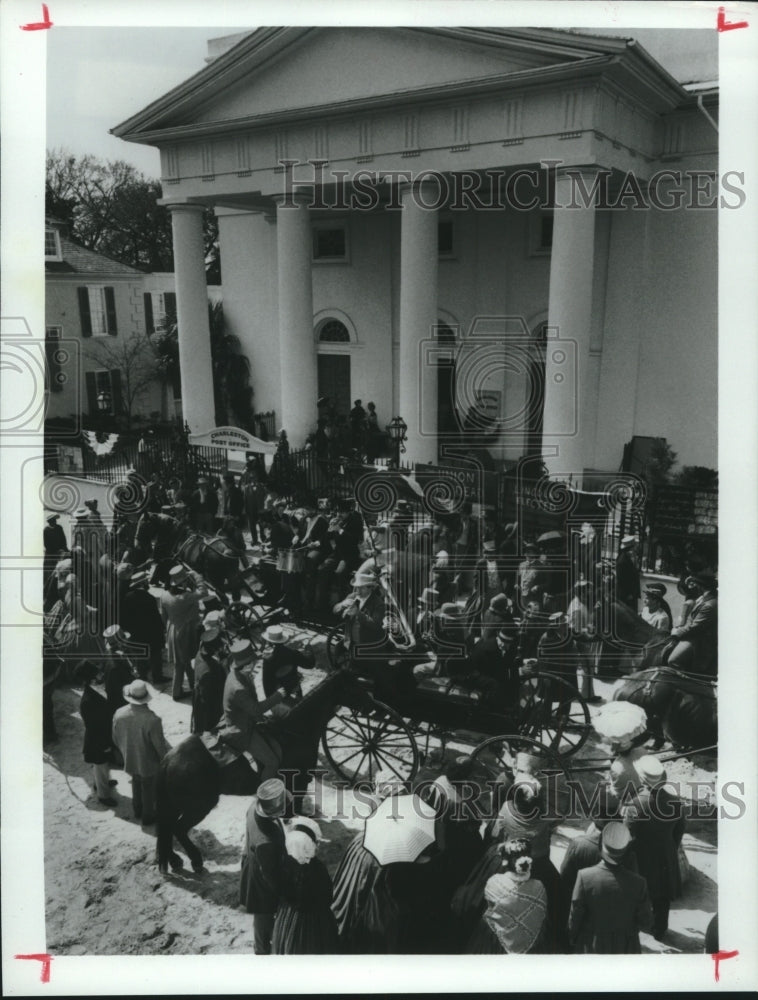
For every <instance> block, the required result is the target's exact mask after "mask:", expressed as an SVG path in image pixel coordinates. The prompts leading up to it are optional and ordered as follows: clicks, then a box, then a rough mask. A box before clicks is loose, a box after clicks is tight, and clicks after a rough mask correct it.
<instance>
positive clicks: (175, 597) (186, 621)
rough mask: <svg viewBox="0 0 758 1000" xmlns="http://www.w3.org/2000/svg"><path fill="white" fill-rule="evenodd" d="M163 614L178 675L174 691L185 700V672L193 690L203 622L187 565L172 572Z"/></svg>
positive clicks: (170, 658)
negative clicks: (193, 661) (193, 670)
mask: <svg viewBox="0 0 758 1000" xmlns="http://www.w3.org/2000/svg"><path fill="white" fill-rule="evenodd" d="M160 613H161V617H162V618H163V622H164V625H165V626H166V648H167V651H168V662H169V665H170V667H171V668H172V670H173V675H174V680H173V688H172V691H171V694H172V697H173V699H174V701H181V699H182V698H183V697H184V692H183V688H184V677H185V675H186V676H187V680H188V682H189V690H190V693H192V687H193V684H194V680H193V674H192V658H193V656H194V655H195V653H196V652H197V639H198V636H197V627H198V624H199V622H200V598H199V596H198V594H197V592H196V591H195V590H194V589H193V587H192V586H191V582H190V575H189V573H188V572H187V570H186V569H185V568H184V567H183V566H174V567H173V568H172V569H171V570H170V572H169V587H168V591H166V593H164V594H162V595H161V598H160Z"/></svg>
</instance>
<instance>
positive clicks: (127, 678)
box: [103, 625, 137, 715]
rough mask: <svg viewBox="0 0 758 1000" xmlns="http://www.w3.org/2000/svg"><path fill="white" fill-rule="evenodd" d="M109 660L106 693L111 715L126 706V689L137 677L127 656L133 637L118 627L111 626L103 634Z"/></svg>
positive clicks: (106, 669) (106, 666)
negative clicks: (128, 646)
mask: <svg viewBox="0 0 758 1000" xmlns="http://www.w3.org/2000/svg"><path fill="white" fill-rule="evenodd" d="M103 639H105V649H106V653H107V658H106V659H105V667H104V671H105V693H106V695H107V698H108V707H109V708H110V711H111V715H114V714H115V713H116V712H117V711H118V709H119V708H123V707H124V705H126V699H125V698H124V695H123V690H124V688H125V687H126V686H127V685H128V684H131V682H132V681H133V680H134V678H135V677H136V676H137V672H136V670H135V669H134V664H133V663H132V661H131V659H130V658H129V657H128V656H127V654H126V646H127V643H128V642H129V640H130V639H131V635H130V633H128V632H124V630H123V629H122V628H121V627H120V626H118V625H109V626H108V628H107V629H105V631H104V632H103Z"/></svg>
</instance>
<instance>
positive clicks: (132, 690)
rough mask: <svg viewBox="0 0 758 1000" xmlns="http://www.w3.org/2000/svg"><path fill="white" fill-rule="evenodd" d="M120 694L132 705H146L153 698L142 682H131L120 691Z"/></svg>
mask: <svg viewBox="0 0 758 1000" xmlns="http://www.w3.org/2000/svg"><path fill="white" fill-rule="evenodd" d="M121 693H122V694H123V696H124V698H126V700H127V701H128V702H131V704H132V705H146V704H147V703H148V702H149V701H150V699H151V698H152V697H153V696H152V695H151V694H150V691H149V690H148V687H147V684H145V682H144V681H132V683H131V684H127V685H126V687H125V688H123V689H122V691H121Z"/></svg>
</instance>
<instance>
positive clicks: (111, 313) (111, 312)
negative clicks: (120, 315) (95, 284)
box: [105, 288, 118, 337]
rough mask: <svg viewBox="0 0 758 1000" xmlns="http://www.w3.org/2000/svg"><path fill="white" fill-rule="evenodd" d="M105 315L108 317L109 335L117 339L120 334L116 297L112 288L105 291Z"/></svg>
mask: <svg viewBox="0 0 758 1000" xmlns="http://www.w3.org/2000/svg"><path fill="white" fill-rule="evenodd" d="M105 313H106V316H107V317H108V320H107V322H108V333H109V334H110V336H111V337H115V336H116V334H117V333H118V330H117V328H116V296H115V295H114V294H113V289H112V288H106V289H105Z"/></svg>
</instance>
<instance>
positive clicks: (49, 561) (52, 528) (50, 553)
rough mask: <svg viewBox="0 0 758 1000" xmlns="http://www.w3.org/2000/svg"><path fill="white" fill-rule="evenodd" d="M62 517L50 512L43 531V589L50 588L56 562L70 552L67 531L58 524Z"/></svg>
mask: <svg viewBox="0 0 758 1000" xmlns="http://www.w3.org/2000/svg"><path fill="white" fill-rule="evenodd" d="M60 517H61V516H60V514H50V515H49V517H48V518H47V527H45V528H44V529H43V531H42V544H43V546H44V548H45V558H44V563H43V577H42V588H43V591H47V590H49V589H50V588H49V583H50V580H51V578H52V575H53V570H54V569H55V564H56V563H57V562H58V560H59V559H60V558H61V556H62V555H64V554H65V553H67V552H68V541H67V540H66V533H65V531H64V530H63V528H62V527H61V526H60V525H59V524H58V521H60ZM53 603H54V602H53Z"/></svg>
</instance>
